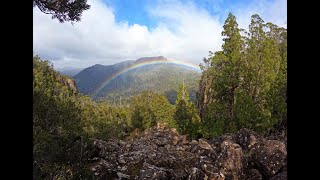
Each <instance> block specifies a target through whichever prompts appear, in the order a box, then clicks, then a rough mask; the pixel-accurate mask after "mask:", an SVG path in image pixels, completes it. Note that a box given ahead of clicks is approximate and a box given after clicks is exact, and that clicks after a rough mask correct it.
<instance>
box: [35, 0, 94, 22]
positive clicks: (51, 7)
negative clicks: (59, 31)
mask: <svg viewBox="0 0 320 180" xmlns="http://www.w3.org/2000/svg"><path fill="white" fill-rule="evenodd" d="M35 6H37V7H38V8H39V9H40V11H41V12H43V13H45V14H52V19H54V18H57V19H58V20H59V21H60V22H61V23H63V22H65V21H71V22H77V21H80V20H81V14H82V12H83V11H85V10H88V9H89V8H90V5H88V4H87V0H33V7H35Z"/></svg>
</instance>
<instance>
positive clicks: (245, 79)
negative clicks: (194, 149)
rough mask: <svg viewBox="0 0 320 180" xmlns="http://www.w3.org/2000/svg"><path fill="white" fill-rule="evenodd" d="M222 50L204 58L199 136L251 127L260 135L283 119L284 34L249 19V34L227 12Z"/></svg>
mask: <svg viewBox="0 0 320 180" xmlns="http://www.w3.org/2000/svg"><path fill="white" fill-rule="evenodd" d="M223 28H224V30H223V32H222V35H223V36H224V38H223V41H224V43H223V45H222V51H217V52H215V53H212V52H209V58H208V59H206V58H205V59H204V63H205V64H206V65H205V66H204V65H202V71H203V72H202V78H201V81H200V84H199V94H198V98H199V99H198V108H199V109H200V116H201V118H202V127H201V129H202V132H203V133H204V135H205V136H217V135H220V134H222V133H226V132H235V131H237V130H239V129H241V128H251V129H253V130H256V131H258V132H263V131H265V130H266V129H268V128H269V127H271V126H272V125H273V124H275V123H277V122H278V121H280V120H281V119H285V118H286V97H287V94H286V92H287V88H286V84H287V83H286V80H287V79H286V76H287V75H286V74H287V70H286V67H287V66H286V63H287V55H286V48H287V46H286V44H287V41H286V29H284V28H279V27H277V26H276V25H274V24H272V23H264V21H263V20H262V19H261V18H260V16H259V15H257V14H255V15H252V17H251V24H250V25H249V33H247V32H246V31H245V30H243V29H239V28H238V24H237V22H236V18H235V17H234V16H233V15H232V14H231V13H230V14H229V16H228V18H227V19H226V21H225V24H224V26H223Z"/></svg>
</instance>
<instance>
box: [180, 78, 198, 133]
mask: <svg viewBox="0 0 320 180" xmlns="http://www.w3.org/2000/svg"><path fill="white" fill-rule="evenodd" d="M175 105H176V110H175V114H174V119H175V120H176V122H177V126H178V130H179V131H180V132H181V133H183V134H185V133H186V134H189V135H190V136H191V137H195V136H197V135H198V133H199V131H198V130H199V129H198V128H199V123H200V117H199V115H198V111H197V109H196V106H195V105H194V104H193V103H192V102H190V99H189V93H188V90H187V87H186V85H185V84H184V82H183V83H182V84H181V85H180V87H179V91H178V95H177V99H176V104H175Z"/></svg>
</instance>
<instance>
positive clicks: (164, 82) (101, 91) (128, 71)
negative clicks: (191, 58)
mask: <svg viewBox="0 0 320 180" xmlns="http://www.w3.org/2000/svg"><path fill="white" fill-rule="evenodd" d="M200 77H201V73H200V71H197V70H195V69H192V68H190V67H187V66H184V65H182V64H177V63H172V62H171V61H168V60H167V59H166V58H164V57H163V56H158V57H143V58H139V59H137V60H135V61H134V60H128V61H123V62H120V63H117V64H113V65H100V64H96V65H94V66H91V67H88V68H86V69H84V70H82V71H81V72H79V73H78V74H77V75H76V76H74V78H75V80H76V83H77V87H78V90H79V92H80V93H83V94H85V95H89V96H90V97H92V98H93V99H95V100H110V101H112V102H117V103H118V102H119V101H120V99H121V101H126V100H128V99H129V98H130V97H131V96H134V95H137V94H139V93H141V92H142V91H144V90H151V91H154V92H157V93H160V94H164V95H165V96H166V97H167V98H168V100H169V101H170V103H174V102H175V99H176V94H177V89H178V86H179V84H181V83H182V82H184V83H185V84H186V86H187V87H188V90H189V93H190V99H191V100H192V101H195V99H196V92H197V90H198V83H199V80H200ZM119 103H120V102H119Z"/></svg>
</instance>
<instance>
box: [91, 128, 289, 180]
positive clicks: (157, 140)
mask: <svg viewBox="0 0 320 180" xmlns="http://www.w3.org/2000/svg"><path fill="white" fill-rule="evenodd" d="M286 137H287V136H286V128H283V126H281V127H276V128H275V129H273V130H272V131H269V132H268V133H267V134H266V136H264V137H262V136H260V135H258V134H257V133H255V132H253V131H250V130H248V129H242V130H240V131H238V132H237V133H235V134H227V135H223V136H221V137H219V138H216V139H210V140H208V139H198V140H191V141H190V140H188V138H187V136H186V135H180V134H179V133H178V132H177V131H176V130H175V129H170V128H168V127H167V126H166V125H163V124H158V125H157V126H156V127H154V128H151V129H148V130H146V131H144V132H143V133H142V134H141V135H139V136H138V137H134V138H132V139H130V140H127V141H121V140H109V141H102V140H98V139H95V140H93V141H92V145H91V146H90V147H89V156H90V157H91V158H90V163H89V168H90V169H91V171H92V172H93V173H94V174H95V175H96V177H97V178H98V179H107V180H115V179H124V180H125V179H132V180H133V179H134V180H135V179H139V180H140V179H148V180H149V179H150V180H151V179H152V180H156V179H157V180H166V179H188V180H224V179H226V180H229V179H230V180H232V179H233V180H242V179H247V180H264V179H271V180H284V179H287V146H286V144H287V138H286Z"/></svg>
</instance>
